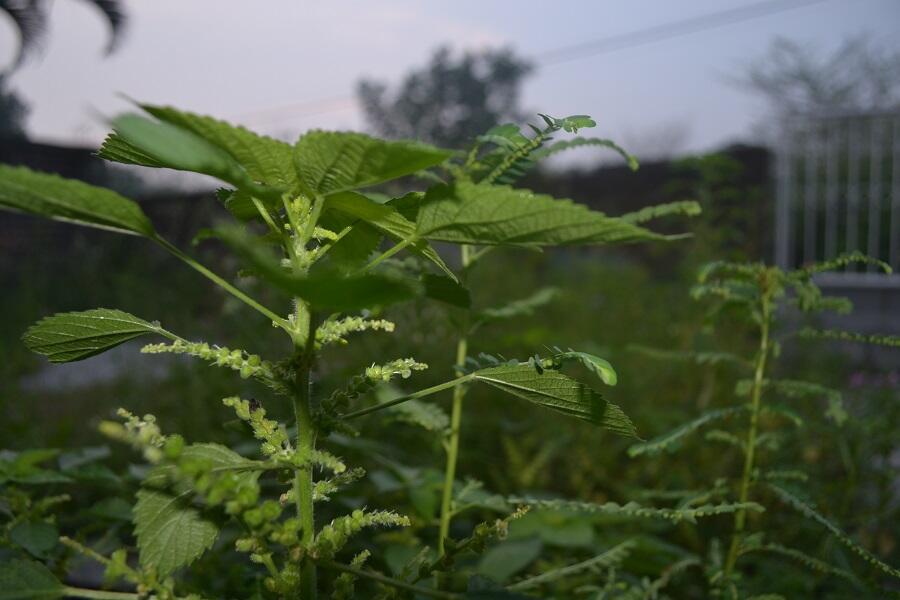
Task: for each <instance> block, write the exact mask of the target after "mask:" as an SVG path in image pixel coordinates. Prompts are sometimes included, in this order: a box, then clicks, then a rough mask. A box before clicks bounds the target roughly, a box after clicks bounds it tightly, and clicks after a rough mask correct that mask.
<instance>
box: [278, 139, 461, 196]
mask: <svg viewBox="0 0 900 600" xmlns="http://www.w3.org/2000/svg"><path fill="white" fill-rule="evenodd" d="M451 155H452V152H450V151H448V150H442V149H440V148H435V147H434V146H429V145H426V144H420V143H417V142H406V141H402V142H388V141H384V140H379V139H376V138H373V137H369V136H367V135H364V134H361V133H348V132H336V131H318V130H316V131H310V132H308V133H305V134H304V135H303V136H301V137H300V139H299V140H297V143H296V144H295V145H294V166H295V168H296V170H297V174H298V175H299V177H300V181H301V183H302V184H304V185H305V186H306V188H307V190H308V191H309V192H311V193H317V194H323V195H328V194H334V193H337V192H343V191H349V190H354V189H357V188H363V187H368V186H372V185H376V184H379V183H383V182H385V181H390V180H391V179H397V178H398V177H403V176H405V175H410V174H411V173H415V172H416V171H421V170H422V169H427V168H428V167H433V166H435V165H438V164H440V163H442V162H444V161H445V160H447V159H448V158H449V157H450V156H451Z"/></svg>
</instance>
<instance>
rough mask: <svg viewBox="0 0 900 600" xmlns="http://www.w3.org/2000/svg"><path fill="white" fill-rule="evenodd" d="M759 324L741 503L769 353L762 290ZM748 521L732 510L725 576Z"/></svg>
mask: <svg viewBox="0 0 900 600" xmlns="http://www.w3.org/2000/svg"><path fill="white" fill-rule="evenodd" d="M761 303H762V304H761V310H760V313H761V324H760V341H759V353H758V354H757V356H756V370H755V373H754V375H753V389H752V390H751V400H750V429H749V431H748V432H747V448H746V450H745V452H744V471H743V474H742V475H741V491H740V496H739V498H738V502H740V503H741V504H744V503H746V502H747V499H748V497H749V494H750V480H751V478H752V476H753V468H754V460H755V458H756V435H757V432H758V430H759V413H760V407H761V404H762V388H763V381H764V379H765V372H766V359H767V357H768V355H769V326H770V325H771V306H770V298H769V295H768V292H767V291H766V290H763V293H762V299H761ZM746 522H747V511H746V510H745V509H743V508H742V509H740V510H738V511H737V512H736V513H735V514H734V532H733V533H732V536H731V546H730V548H729V550H728V558H727V560H726V561H725V575H726V576H728V575H730V574H731V572H732V570H734V564H735V562H736V561H737V558H738V551H739V549H740V543H741V537H742V535H743V533H744V526H745V525H746Z"/></svg>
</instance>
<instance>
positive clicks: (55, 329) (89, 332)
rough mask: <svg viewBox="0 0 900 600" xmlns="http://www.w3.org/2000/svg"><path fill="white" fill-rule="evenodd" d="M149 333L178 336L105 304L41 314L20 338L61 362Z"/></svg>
mask: <svg viewBox="0 0 900 600" xmlns="http://www.w3.org/2000/svg"><path fill="white" fill-rule="evenodd" d="M148 333H155V334H158V335H162V336H165V337H167V338H169V339H173V340H175V339H178V338H177V336H175V335H173V334H171V333H169V332H168V331H166V330H165V329H163V328H162V327H160V326H159V323H149V322H147V321H145V320H143V319H139V318H137V317H135V316H134V315H130V314H128V313H127V312H123V311H121V310H112V309H108V308H96V309H94V310H86V311H84V312H71V313H59V314H56V315H53V316H50V317H44V318H43V319H41V320H40V321H38V322H37V323H35V324H34V325H32V326H31V327H29V328H28V331H26V332H25V335H23V336H22V339H23V341H24V342H25V345H26V346H28V349H29V350H31V351H32V352H36V353H38V354H43V355H44V356H46V357H47V359H48V360H49V361H50V362H54V363H63V362H72V361H76V360H83V359H85V358H89V357H91V356H94V355H96V354H100V353H101V352H105V351H106V350H109V349H110V348H114V347H116V346H118V345H119V344H122V343H124V342H127V341H128V340H132V339H134V338H136V337H140V336H142V335H146V334H148Z"/></svg>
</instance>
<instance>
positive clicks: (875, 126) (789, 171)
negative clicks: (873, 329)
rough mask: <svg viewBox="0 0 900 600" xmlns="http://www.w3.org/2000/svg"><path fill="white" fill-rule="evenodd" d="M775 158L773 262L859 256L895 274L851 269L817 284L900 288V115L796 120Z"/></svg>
mask: <svg viewBox="0 0 900 600" xmlns="http://www.w3.org/2000/svg"><path fill="white" fill-rule="evenodd" d="M775 151H776V213H775V227H776V231H775V261H776V263H777V264H778V265H779V266H781V267H786V268H794V267H798V266H801V265H803V264H808V263H811V262H815V261H821V260H826V259H830V258H833V257H835V256H837V255H839V254H841V253H844V252H851V251H854V250H858V251H860V252H863V253H865V254H867V255H869V256H871V257H874V258H878V259H880V260H883V261H884V262H886V263H888V264H889V265H891V267H892V268H893V269H894V271H895V273H894V274H892V275H885V274H882V273H880V272H879V271H878V269H877V268H875V267H874V266H851V267H848V268H846V269H844V270H843V271H840V272H836V273H832V274H830V275H828V276H827V277H824V278H823V279H822V282H823V283H826V284H827V283H831V282H833V283H836V284H840V285H851V286H876V287H882V286H884V287H900V274H897V271H900V111H898V112H882V113H866V114H850V113H844V114H832V115H824V116H822V115H818V116H808V117H803V118H798V119H795V120H793V121H791V122H789V123H786V124H785V125H784V126H783V128H782V136H781V139H780V142H779V144H778V147H777V148H776V149H775Z"/></svg>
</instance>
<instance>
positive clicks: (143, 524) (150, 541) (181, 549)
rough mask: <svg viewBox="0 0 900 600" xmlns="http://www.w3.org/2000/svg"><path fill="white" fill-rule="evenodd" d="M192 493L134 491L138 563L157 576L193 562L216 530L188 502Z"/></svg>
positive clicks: (213, 540) (208, 543)
mask: <svg viewBox="0 0 900 600" xmlns="http://www.w3.org/2000/svg"><path fill="white" fill-rule="evenodd" d="M192 495H193V494H192V492H190V491H187V492H182V493H180V494H177V495H172V494H169V493H166V492H162V491H158V490H151V489H146V488H145V489H142V490H140V491H139V492H138V493H137V504H135V506H134V524H135V535H136V536H137V540H138V548H139V550H140V562H141V566H142V567H154V568H156V570H157V572H158V573H159V575H160V577H167V576H168V575H169V574H171V573H172V572H173V571H174V570H175V569H178V568H179V567H183V566H185V565H188V564H190V563H192V562H194V561H195V560H196V559H197V558H199V557H200V555H201V554H203V553H204V552H206V550H208V549H209V548H210V547H212V545H213V543H214V542H215V541H216V537H217V536H218V534H219V528H218V526H217V525H216V524H215V523H214V522H213V521H212V520H211V519H209V518H206V517H204V516H203V514H202V513H201V512H200V511H199V510H198V509H196V508H194V507H193V506H192V505H191V496H192Z"/></svg>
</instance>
